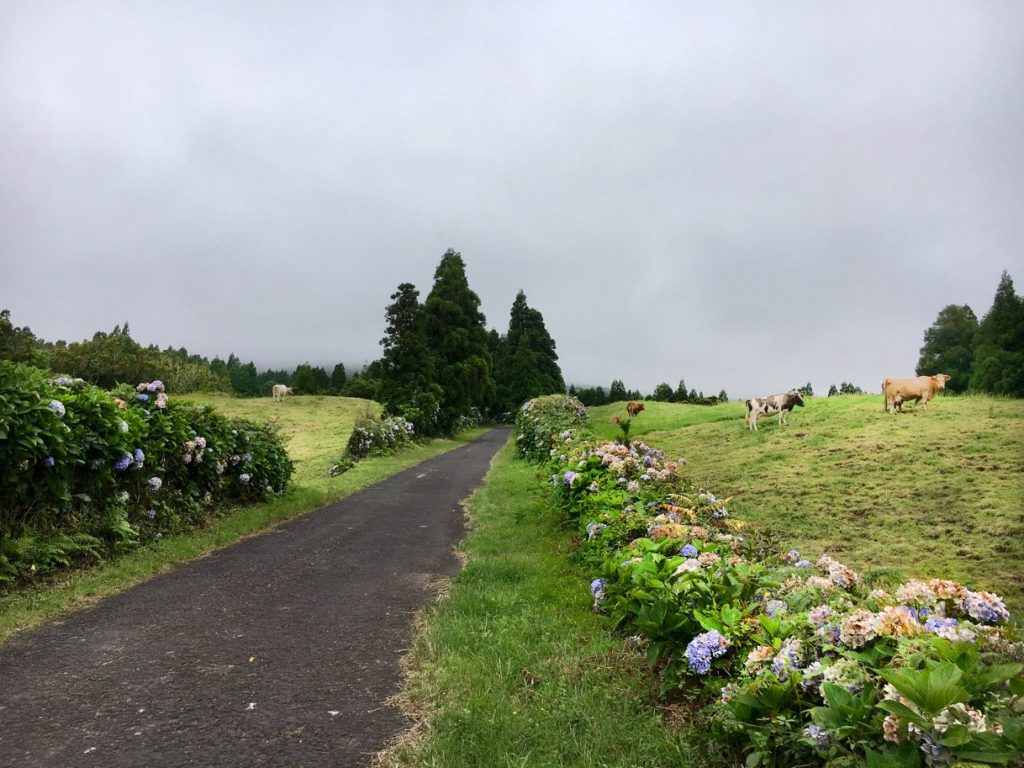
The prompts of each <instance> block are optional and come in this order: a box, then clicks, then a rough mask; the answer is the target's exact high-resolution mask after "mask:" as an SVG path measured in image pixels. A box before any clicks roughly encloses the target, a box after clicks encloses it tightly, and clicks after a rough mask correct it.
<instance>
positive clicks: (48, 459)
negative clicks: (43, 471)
mask: <svg viewBox="0 0 1024 768" xmlns="http://www.w3.org/2000/svg"><path fill="white" fill-rule="evenodd" d="M56 463H57V461H56V460H55V459H54V458H53V456H47V457H46V458H45V459H43V466H44V467H52V466H53V465H54V464H56Z"/></svg>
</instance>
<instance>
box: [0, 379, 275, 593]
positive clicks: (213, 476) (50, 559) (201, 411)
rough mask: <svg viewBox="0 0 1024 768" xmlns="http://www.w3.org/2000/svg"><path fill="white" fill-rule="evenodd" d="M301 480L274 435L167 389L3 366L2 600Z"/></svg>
mask: <svg viewBox="0 0 1024 768" xmlns="http://www.w3.org/2000/svg"><path fill="white" fill-rule="evenodd" d="M292 471H293V467H292V462H291V460H290V459H289V458H288V454H287V453H286V451H285V449H284V447H283V445H282V443H281V440H280V438H279V436H278V435H277V434H276V432H275V431H274V429H273V428H272V427H269V426H262V425H257V424H254V423H252V422H249V421H244V420H230V419H227V418H225V417H224V416H222V415H220V414H219V413H217V412H216V411H213V410H211V409H209V408H207V407H205V406H200V405H190V404H182V403H177V402H174V401H173V399H172V398H171V397H169V396H168V393H167V392H165V391H164V386H163V384H162V383H161V382H159V381H154V382H143V383H140V384H139V385H138V386H137V387H135V388H132V387H130V386H120V387H118V388H116V389H115V390H113V391H110V392H108V391H105V390H103V389H100V388H98V387H94V386H90V385H88V384H86V383H85V382H84V381H82V380H81V379H72V378H68V377H64V376H59V377H53V376H52V375H51V374H49V373H48V372H46V371H43V370H40V369H37V368H32V367H29V366H24V365H15V364H11V363H9V362H5V361H0V589H4V588H5V587H9V586H10V585H11V584H12V583H15V582H19V581H23V580H26V579H30V578H35V577H37V576H39V575H42V574H45V573H47V572H49V571H53V570H55V569H57V568H61V567H66V566H69V565H74V564H78V563H84V562H89V561H95V560H97V559H101V558H106V557H110V556H114V555H116V554H119V553H120V552H122V551H124V550H125V549H130V548H132V547H135V546H137V545H139V544H140V543H145V542H147V541H150V540H152V539H155V538H158V537H160V536H162V535H164V534H165V533H168V532H173V531H180V530H184V529H187V528H190V527H193V526H196V525H199V524H202V523H203V522H205V521H206V520H208V519H209V518H211V517H212V516H214V515H216V514H217V513H218V511H220V510H222V509H224V508H225V507H226V506H228V505H231V504H241V503H251V502H254V501H259V500H262V499H264V498H265V497H266V496H268V495H269V494H273V493H281V492H283V491H284V489H285V488H286V487H287V485H288V482H289V480H290V479H291V475H292Z"/></svg>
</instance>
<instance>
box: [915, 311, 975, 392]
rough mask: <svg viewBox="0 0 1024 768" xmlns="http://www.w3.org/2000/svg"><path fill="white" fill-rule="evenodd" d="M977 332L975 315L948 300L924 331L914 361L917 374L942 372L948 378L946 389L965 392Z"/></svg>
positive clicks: (969, 379) (968, 382)
mask: <svg viewBox="0 0 1024 768" xmlns="http://www.w3.org/2000/svg"><path fill="white" fill-rule="evenodd" d="M977 335H978V318H977V317H976V316H975V315H974V311H973V310H972V309H971V308H970V307H969V306H967V305H966V304H964V305H963V306H957V305H956V304H950V305H949V306H947V307H944V308H943V309H942V311H941V312H939V316H938V317H937V318H935V322H934V323H933V324H932V327H931V328H929V329H928V330H926V331H925V332H924V346H923V347H921V357H920V358H919V359H918V361H917V369H916V370H917V375H918V376H931V375H933V374H936V373H946V374H949V376H951V377H952V378H951V379H950V380H949V383H948V384H946V389H948V390H951V391H953V392H966V391H967V386H968V384H970V381H971V367H972V366H971V364H972V361H973V359H974V345H975V343H976V337H977Z"/></svg>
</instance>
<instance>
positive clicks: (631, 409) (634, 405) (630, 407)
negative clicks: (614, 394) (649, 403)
mask: <svg viewBox="0 0 1024 768" xmlns="http://www.w3.org/2000/svg"><path fill="white" fill-rule="evenodd" d="M643 409H644V404H643V403H638V402H635V401H633V400H630V401H629V402H628V403H626V413H628V414H629V415H630V416H636V415H637V414H638V413H640V411H642V410H643Z"/></svg>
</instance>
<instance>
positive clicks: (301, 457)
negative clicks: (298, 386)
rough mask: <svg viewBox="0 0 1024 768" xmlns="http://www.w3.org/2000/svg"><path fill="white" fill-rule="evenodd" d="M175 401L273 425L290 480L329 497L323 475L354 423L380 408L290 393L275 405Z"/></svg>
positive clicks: (261, 400) (209, 396)
mask: <svg viewBox="0 0 1024 768" xmlns="http://www.w3.org/2000/svg"><path fill="white" fill-rule="evenodd" d="M176 398H177V399H180V400H187V401H188V402H191V403H199V404H202V405H209V406H211V407H213V408H216V409H217V410H218V411H219V412H220V413H223V414H224V415H225V416H227V417H229V418H233V419H251V420H252V421H258V422H268V421H269V422H270V423H272V424H275V425H276V426H277V427H278V429H279V430H280V434H281V437H282V438H283V439H284V444H285V448H287V449H288V455H289V456H290V457H291V460H292V461H293V462H295V475H294V477H293V478H292V482H293V483H295V484H296V485H304V486H308V485H313V486H316V487H318V488H319V487H322V488H323V489H325V491H326V492H328V493H329V492H330V488H331V487H332V482H331V480H330V478H329V477H328V474H327V472H328V470H329V469H330V468H331V465H332V464H334V463H336V462H337V460H338V457H340V456H341V454H342V452H343V451H344V450H345V445H346V443H347V442H348V437H349V435H351V434H352V427H353V426H355V423H356V420H357V419H359V418H360V417H362V416H366V415H369V416H373V417H376V416H378V415H379V414H380V410H381V409H380V405H379V404H377V403H375V402H374V401H373V400H361V399H359V398H356V397H330V396H323V395H289V396H288V397H285V398H284V399H282V400H279V401H277V402H275V401H274V400H273V399H271V398H269V397H232V396H231V395H224V394H217V393H201V394H191V395H178V396H176Z"/></svg>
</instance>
